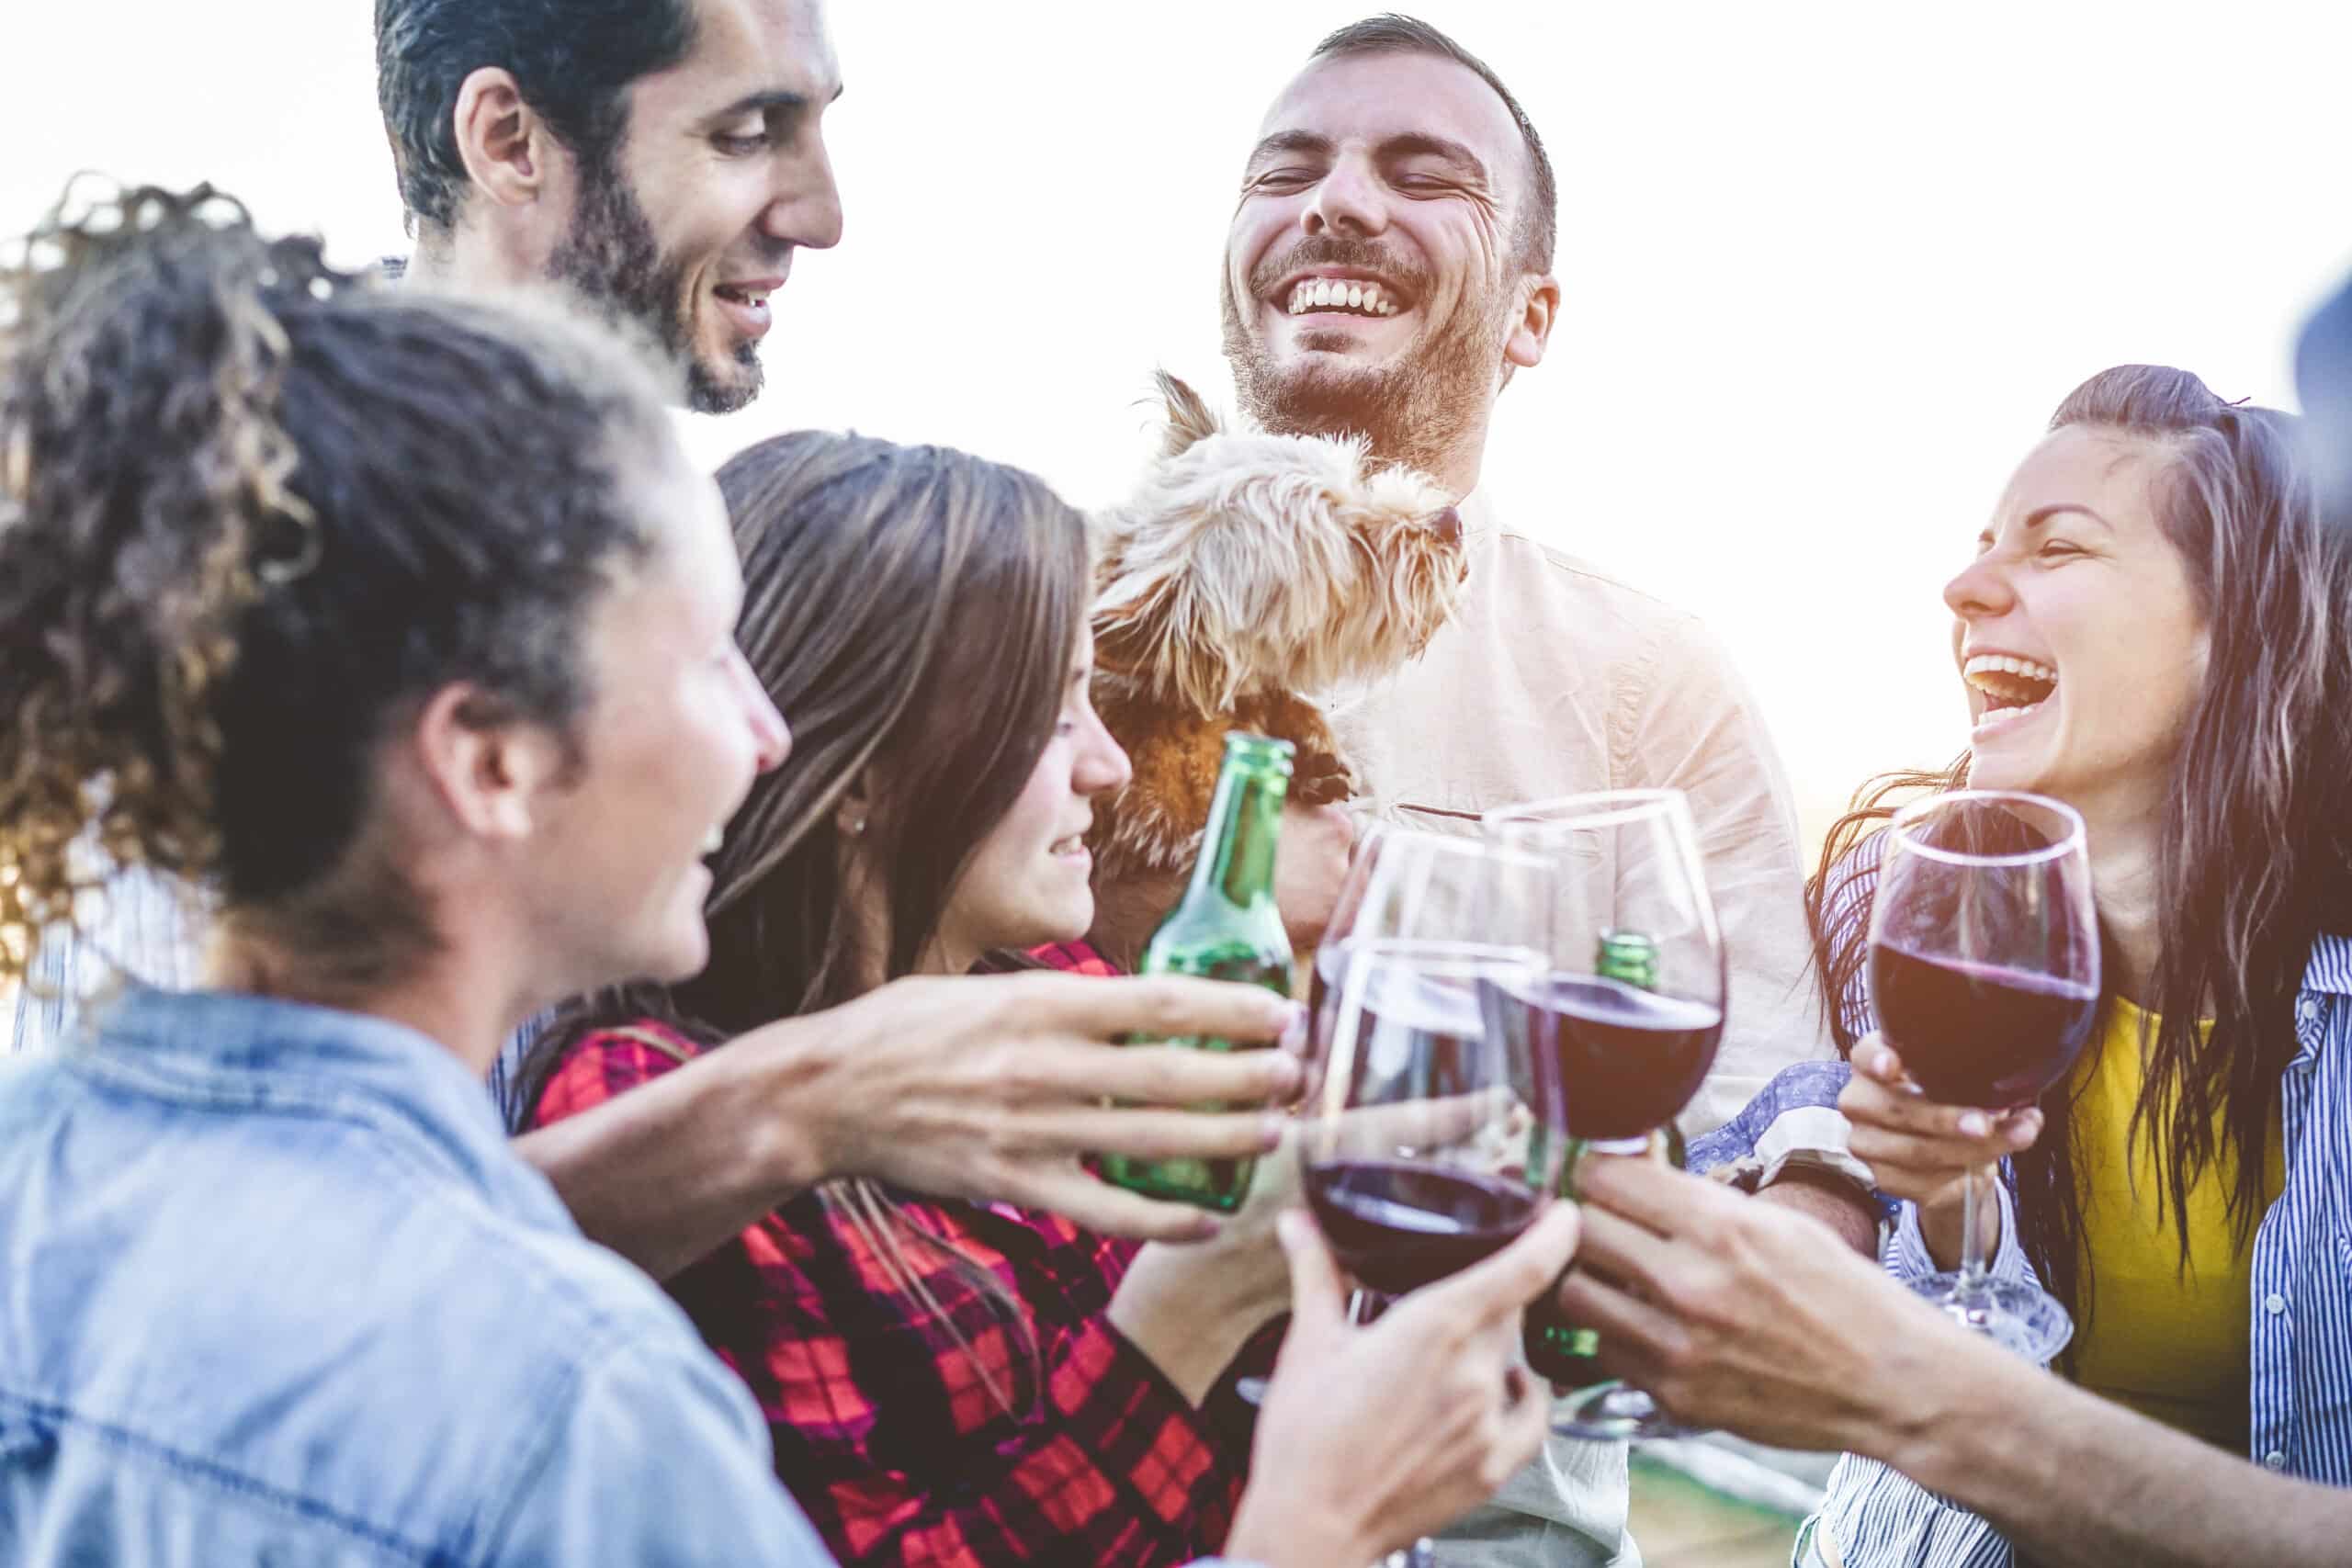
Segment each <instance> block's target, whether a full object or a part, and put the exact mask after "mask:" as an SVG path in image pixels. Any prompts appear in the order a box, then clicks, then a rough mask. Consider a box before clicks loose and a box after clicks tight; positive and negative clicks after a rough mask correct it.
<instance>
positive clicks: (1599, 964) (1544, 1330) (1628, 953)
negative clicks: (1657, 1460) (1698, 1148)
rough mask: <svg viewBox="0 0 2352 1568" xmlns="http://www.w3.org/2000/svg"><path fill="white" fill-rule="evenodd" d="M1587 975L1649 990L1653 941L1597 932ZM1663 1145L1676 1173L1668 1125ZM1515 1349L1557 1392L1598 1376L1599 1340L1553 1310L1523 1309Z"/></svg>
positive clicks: (1566, 1170) (1569, 1174)
mask: <svg viewBox="0 0 2352 1568" xmlns="http://www.w3.org/2000/svg"><path fill="white" fill-rule="evenodd" d="M1592 972H1593V973H1594V974H1595V975H1597V976H1600V978H1602V979H1604V980H1614V981H1616V982H1617V983H1618V984H1620V985H1623V986H1632V987H1635V988H1637V989H1640V990H1645V991H1655V990H1657V973H1658V945H1657V939H1656V938H1654V937H1651V936H1648V935H1645V934H1644V933H1643V932H1641V931H1613V930H1612V931H1602V932H1601V933H1600V947H1599V949H1598V951H1596V952H1595V953H1594V954H1593V958H1592ZM1666 1140H1667V1157H1668V1159H1669V1160H1671V1161H1672V1162H1673V1164H1674V1166H1675V1168H1677V1169H1679V1168H1681V1166H1682V1134H1681V1133H1680V1132H1679V1130H1677V1129H1676V1128H1675V1127H1674V1125H1673V1124H1672V1123H1671V1122H1669V1123H1668V1125H1667V1129H1666ZM1584 1146H1585V1141H1584V1140H1583V1139H1581V1138H1571V1139H1570V1140H1568V1155H1567V1160H1566V1164H1564V1165H1563V1166H1562V1167H1561V1168H1560V1192H1561V1195H1562V1196H1564V1197H1568V1198H1574V1197H1575V1196H1576V1168H1577V1156H1579V1155H1581V1154H1582V1153H1584ZM1652 1147H1653V1148H1655V1147H1656V1145H1652ZM1571 1267H1573V1265H1571ZM1521 1348H1523V1349H1524V1350H1525V1351H1526V1352H1527V1364H1528V1366H1529V1368H1530V1369H1532V1371H1535V1372H1536V1373H1537V1374H1538V1375H1539V1376H1542V1377H1546V1378H1549V1379H1551V1380H1552V1381H1553V1382H1555V1383H1558V1384H1560V1385H1561V1386H1562V1387H1566V1388H1574V1387H1578V1386H1581V1385H1584V1384H1588V1383H1594V1382H1600V1372H1599V1371H1597V1370H1596V1369H1595V1368H1594V1366H1593V1364H1592V1358H1593V1357H1594V1356H1596V1355H1598V1354H1599V1353H1600V1335H1598V1334H1596V1333H1594V1332H1593V1331H1592V1330H1591V1329H1589V1328H1578V1327H1577V1326H1575V1325H1572V1324H1568V1323H1565V1322H1563V1321H1562V1320H1561V1318H1560V1315H1559V1312H1558V1310H1557V1309H1556V1308H1554V1307H1551V1306H1548V1305H1545V1304H1543V1303H1538V1304H1537V1305H1535V1306H1533V1307H1531V1308H1529V1309H1528V1312H1527V1316H1526V1320H1525V1330H1524V1334H1523V1337H1522V1340H1521Z"/></svg>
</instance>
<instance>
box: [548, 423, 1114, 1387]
mask: <svg viewBox="0 0 2352 1568" xmlns="http://www.w3.org/2000/svg"><path fill="white" fill-rule="evenodd" d="M718 486H719V490H720V491H721V492H722V493H723V494H724V496H725V497H726V501H727V507H728V511H729V514H730V516H731V517H732V518H733V521H734V528H735V542H736V546H737V547H738V549H739V550H740V552H741V556H742V561H743V582H744V602H743V614H742V616H741V623H740V626H739V628H738V634H737V636H738V640H739V641H740V642H741V646H742V649H743V653H744V657H745V658H746V659H747V660H749V661H750V664H751V667H752V671H753V672H754V673H755V674H756V675H757V676H758V677H759V680H760V682H761V683H762V684H763V686H764V687H765V688H766V689H767V693H768V695H769V696H770V697H771V698H773V699H774V700H775V705H776V706H777V708H778V709H779V710H780V711H781V712H782V713H783V714H784V716H785V720H786V723H787V724H788V725H789V726H790V727H791V730H792V750H791V755H790V756H789V757H788V758H787V759H786V761H785V763H784V765H783V766H782V767H780V768H778V769H776V770H775V772H773V773H767V774H765V775H763V777H761V778H760V779H759V780H758V781H757V782H756V783H755V784H753V785H752V791H751V794H750V795H749V796H748V797H747V798H746V799H745V800H744V802H743V806H742V807H741V809H740V810H739V811H737V812H736V814H735V817H734V819H733V820H732V821H730V822H729V824H728V826H727V831H726V835H725V841H724V843H723V845H722V847H721V848H720V850H719V851H718V854H717V855H716V856H715V857H714V858H713V861H712V886H711V892H710V897H709V900H708V904H707V909H708V918H709V926H710V963H709V964H708V965H707V967H706V968H705V969H704V970H703V972H702V973H701V974H700V975H698V976H695V977H694V978H693V979H691V980H686V981H682V982H680V983H678V984H676V985H672V986H654V985H639V986H631V987H624V988H622V989H620V990H617V991H614V992H609V993H606V994H605V995H603V996H601V997H598V998H591V999H588V1000H585V1001H582V1002H579V1003H575V1004H572V1005H571V1006H569V1007H567V1008H565V1009H564V1010H561V1011H560V1013H559V1015H558V1017H557V1019H556V1020H555V1021H554V1022H553V1023H552V1025H551V1026H550V1027H549V1028H548V1030H547V1032H546V1033H545V1035H544V1036H543V1037H542V1039H541V1040H540V1041H539V1043H537V1044H536V1045H535V1046H534V1047H533V1049H532V1051H531V1053H530V1055H529V1056H528V1058H527V1059H526V1065H525V1067H524V1071H523V1074H522V1077H521V1086H520V1089H519V1091H518V1095H517V1100H518V1105H519V1108H520V1109H519V1111H518V1116H517V1120H518V1122H520V1123H521V1124H523V1125H528V1123H529V1120H530V1116H531V1113H532V1111H534V1110H535V1108H536V1106H537V1100H538V1099H539V1096H540V1095H541V1093H542V1092H544V1090H545V1089H546V1086H547V1081H548V1077H550V1076H552V1074H553V1072H554V1070H555V1068H556V1067H557V1066H559V1065H560V1062H561V1060H562V1058H563V1056H564V1055H566V1054H567V1053H568V1052H569V1051H570V1050H571V1048H572V1047H573V1046H575V1045H576V1044H577V1043H579V1042H580V1041H581V1040H582V1038H583V1037H585V1036H586V1035H587V1034H589V1033H591V1032H594V1031H595V1030H598V1029H601V1028H611V1027H614V1026H616V1025H626V1024H628V1022H630V1021H635V1020H640V1019H649V1018H650V1019H655V1020H659V1021H663V1022H665V1023H667V1024H669V1025H671V1026H672V1027H673V1028H675V1029H677V1030H679V1031H680V1032H684V1033H685V1034H687V1035H689V1036H690V1037H692V1038H694V1039H695V1040H697V1041H698V1042H700V1043H704V1044H706V1045H714V1046H715V1045H719V1044H722V1043H724V1042H726V1041H727V1040H729V1039H731V1038H733V1037H734V1036H736V1035H738V1034H741V1033H744V1032H748V1031H750V1030H752V1029H755V1028H757V1027H759V1026H760V1025H762V1024H764V1023H768V1022H771V1021H775V1020H776V1019H779V1018H788V1017H792V1016H795V1015H797V1014H800V1013H807V1012H814V1011H818V1010H821V1009H825V1008H830V1007H834V1006H838V1005H840V1004H841V1003H843V1002H846V1001H849V1000H851V999H852V998H854V997H856V996H858V995H859V994H861V993H862V992H864V991H865V990H866V989H868V988H869V987H871V986H872V985H873V984H874V982H875V978H876V976H880V977H881V978H882V979H885V980H889V979H896V978H898V977H899V976H905V975H909V974H911V973H913V972H914V969H915V966H916V964H917V963H918V962H919V961H920V960H921V958H922V953H923V950H924V949H925V947H926V946H927V945H928V944H929V943H930V942H931V941H932V939H933V936H934V935H935V934H936V932H937V931H938V927H939V922H940V918H941V916H942V915H943V914H944V911H945V909H946V906H947V901H948V897H949V895H950V893H951V892H952V891H953V890H954V888H955V886H956V879H957V878H958V877H959V876H960V875H961V874H963V871H964V868H965V867H966V866H967V864H968V863H970V861H971V858H972V856H973V854H974V852H977V851H978V848H979V847H980V844H981V841H982V840H985V839H986V838H987V837H988V834H989V830H990V829H993V828H994V827H995V826H996V824H997V822H998V821H999V820H1000V819H1001V818H1002V817H1003V816H1004V814H1005V812H1006V811H1008V810H1009V809H1011V807H1012V803H1013V801H1014V800H1015V799H1016V798H1018V797H1019V795H1020V794H1021V791H1022V789H1023V786H1024V785H1025V784H1027V782H1028V779H1029V775H1030V773H1031V771H1032V770H1033V769H1034V768H1035V765H1036V761H1037V758H1038V757H1039V755H1040V754H1042V753H1043V752H1044V750H1045V749H1046V743H1047V742H1048V741H1049V740H1050V739H1051V738H1052V735H1053V728H1054V725H1055V722H1056V720H1057V716H1058V715H1059V713H1060V710H1061V705H1062V702H1063V698H1064V695H1065V694H1066V692H1067V690H1068V687H1069V671H1070V665H1071V660H1072V659H1073V658H1074V657H1075V655H1076V652H1077V648H1078V636H1079V631H1080V626H1081V623H1082V617H1083V615H1084V613H1085V606H1086V601H1087V594H1088V589H1089V554H1088V545H1087V533H1086V524H1085V520H1084V519H1083V518H1082V517H1081V516H1080V513H1077V512H1076V511H1075V510H1073V509H1072V508H1071V507H1069V505H1068V504H1067V503H1065V502H1062V501H1061V500H1060V499H1059V498H1058V497H1057V496H1056V495H1055V494H1054V492H1053V491H1051V490H1050V489H1048V488H1047V487H1046V484H1045V482H1044V481H1043V480H1041V479H1037V478H1035V476H1034V475H1031V474H1027V473H1024V472H1023V471H1021V470H1020V469H1017V468H1007V467H1004V466H1003V465H1001V464H996V463H989V462H985V461H983V460H981V459H979V458H978V457H970V456H968V455H967V454H965V453H961V452H956V451H951V450H948V449H946V448H944V447H937V446H893V445H891V444H890V443H888V442H886V441H877V440H874V439H872V438H870V437H863V436H856V435H837V434H827V433H821V432H805V433H801V434H792V435H784V436H778V437H776V438H775V439H773V440H769V441H763V442H761V443H760V444H758V445H757V446H752V447H751V448H749V449H748V450H746V451H744V452H742V453H741V454H739V455H738V456H737V457H734V458H733V459H732V460H731V461H729V463H728V464H727V466H726V467H725V468H721V469H720V470H719V472H718ZM861 784H862V785H863V787H864V788H865V791H866V794H865V798H864V799H863V800H862V801H861V802H859V803H858V806H857V810H858V812H859V814H860V815H861V816H862V817H863V818H864V824H865V825H864V830H863V831H862V832H861V833H860V834H859V840H860V842H861V844H862V846H863V848H864V851H865V856H864V858H865V863H867V864H870V865H874V866H878V867H881V868H883V875H884V881H883V886H882V889H881V891H882V898H881V903H882V905H883V908H884V909H885V911H886V913H887V925H886V929H885V930H884V931H882V932H881V933H880V944H879V948H878V950H876V944H875V943H876V939H875V933H874V932H873V931H871V930H869V928H868V927H867V925H866V924H865V923H864V922H862V921H861V920H860V919H857V918H855V917H854V915H853V913H852V909H851V898H850V895H849V889H848V888H847V886H845V883H844V874H843V868H844V853H843V852H844V847H845V846H844V845H843V843H842V836H841V831H840V828H839V826H838V818H839V817H840V816H841V813H842V805H843V803H844V800H845V799H846V797H847V796H848V795H849V793H850V791H851V790H852V789H853V787H854V786H858V785H861ZM820 1195H821V1196H822V1197H823V1199H824V1201H826V1203H827V1204H828V1205H829V1206H830V1207H831V1208H832V1210H833V1211H834V1213H837V1214H840V1215H841V1216H842V1217H843V1218H844V1219H845V1221H846V1222H847V1223H848V1224H851V1225H852V1226H853V1227H854V1228H855V1229H856V1230H857V1231H858V1232H859V1233H860V1235H863V1236H864V1237H865V1240H866V1243H867V1245H868V1246H869V1247H872V1248H873V1249H874V1250H875V1251H876V1254H877V1256H878V1257H880V1258H882V1259H883V1263H884V1267H885V1268H886V1269H889V1271H890V1272H891V1273H892V1275H893V1277H894V1278H895V1280H897V1282H898V1283H899V1284H900V1285H901V1286H903V1287H904V1288H906V1289H907V1290H909V1291H910V1292H913V1293H914V1294H916V1295H917V1296H918V1297H920V1298H922V1299H923V1300H924V1301H925V1302H926V1303H928V1304H929V1305H930V1306H931V1307H932V1308H933V1311H934V1312H936V1313H937V1314H938V1317H939V1320H940V1322H941V1323H942V1324H944V1325H946V1326H947V1328H948V1330H949V1331H950V1333H952V1334H954V1335H956V1337H958V1338H959V1339H964V1335H963V1331H962V1330H961V1329H960V1328H959V1327H957V1326H956V1320H955V1317H954V1314H950V1313H948V1312H946V1311H945V1310H944V1309H943V1308H941V1306H940V1303H938V1302H937V1301H936V1300H934V1299H933V1297H932V1293H931V1291H930V1289H929V1287H928V1286H927V1285H926V1284H925V1283H924V1282H923V1280H922V1277H921V1275H920V1274H919V1273H918V1272H917V1271H916V1270H915V1269H912V1268H911V1267H910V1265H909V1264H908V1263H907V1261H906V1259H905V1257H904V1254H903V1250H902V1249H903V1247H904V1246H905V1245H906V1244H909V1243H911V1244H913V1245H915V1246H918V1247H931V1248H933V1249H934V1250H936V1251H938V1252H940V1253H943V1254H944V1255H945V1256H946V1257H947V1259H948V1261H949V1263H950V1264H951V1266H952V1267H953V1268H954V1269H955V1271H956V1273H957V1274H958V1275H959V1276H960V1277H961V1278H962V1279H964V1280H965V1281H966V1282H967V1284H969V1285H970V1287H971V1288H972V1289H973V1290H974V1291H976V1292H978V1293H979V1294H981V1295H982V1296H983V1297H985V1298H986V1299H988V1300H989V1302H990V1303H993V1304H994V1305H995V1306H996V1308H997V1309H998V1311H999V1312H1000V1313H1001V1315H1002V1316H1003V1317H1004V1318H1005V1320H1006V1322H1007V1325H1008V1327H1010V1328H1011V1329H1012V1332H1013V1334H1014V1336H1015V1337H1016V1340H1017V1341H1018V1342H1020V1343H1022V1344H1023V1346H1024V1347H1025V1348H1026V1349H1027V1352H1028V1359H1029V1361H1030V1363H1031V1378H1030V1383H1031V1387H1030V1390H1029V1391H1028V1395H1027V1397H1025V1398H1016V1397H1015V1396H1014V1395H1013V1394H1012V1393H1008V1392H1007V1391H1005V1390H1003V1389H1001V1388H1000V1387H999V1386H998V1385H997V1381H996V1380H995V1379H994V1378H993V1377H991V1376H990V1375H989V1372H988V1370H987V1368H986V1366H985V1364H983V1363H982V1362H981V1361H980V1359H979V1358H978V1357H977V1356H974V1357H973V1364H974V1366H975V1368H976V1370H978V1371H979V1373H980V1375H981V1377H982V1379H983V1380H984V1381H985V1382H987V1384H988V1387H989V1392H990V1393H991V1394H992V1396H994V1398H995V1399H996V1401H997V1403H998V1404H999V1406H1000V1408H1001V1409H1003V1410H1004V1411H1005V1413H1006V1414H1007V1415H1009V1416H1017V1414H1018V1412H1019V1410H1020V1409H1021V1408H1023V1406H1024V1405H1027V1404H1033V1403H1034V1400H1035V1390H1036V1386H1037V1383H1038V1376H1037V1367H1036V1346H1035V1337H1034V1336H1033V1335H1032V1334H1031V1332H1030V1329H1029V1326H1028V1320H1027V1317H1026V1315H1025V1314H1024V1313H1023V1310H1022V1309H1021V1306H1020V1303H1018V1302H1017V1301H1015V1300H1014V1299H1012V1295H1011V1292H1008V1291H1007V1290H1006V1289H1005V1287H1004V1285H1003V1283H1002V1281H1001V1280H999V1279H998V1278H997V1276H996V1275H995V1274H994V1273H992V1272H991V1271H989V1269H986V1268H984V1267H983V1266H981V1265H980V1264H979V1263H978V1262H977V1261H975V1260H973V1259H971V1258H967V1257H965V1256H964V1255H962V1254H961V1253H960V1252H958V1251H957V1250H956V1247H954V1246H953V1245H952V1243H950V1242H949V1241H948V1240H946V1239H945V1238H944V1237H941V1236H938V1235H934V1234H933V1233H932V1232H930V1231H929V1230H927V1229H925V1228H924V1227H922V1225H920V1224H916V1222H915V1221H914V1219H913V1218H912V1216H910V1215H909V1214H908V1213H906V1212H905V1211H904V1210H903V1209H901V1208H900V1207H899V1205H898V1204H897V1203H895V1202H893V1201H891V1200H890V1198H889V1197H888V1194H887V1193H885V1192H883V1191H882V1190H880V1189H879V1188H878V1187H876V1185H875V1184H874V1183H872V1182H869V1181H864V1180H842V1181H832V1182H828V1183H826V1184H824V1186H822V1187H821V1188H820ZM965 1348H966V1351H967V1354H969V1353H970V1352H971V1345H970V1343H969V1341H968V1340H965Z"/></svg>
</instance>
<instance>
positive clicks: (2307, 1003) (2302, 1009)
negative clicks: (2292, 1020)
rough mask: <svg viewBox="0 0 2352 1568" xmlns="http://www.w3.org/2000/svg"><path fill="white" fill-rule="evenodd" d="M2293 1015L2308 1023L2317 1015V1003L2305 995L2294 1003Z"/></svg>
mask: <svg viewBox="0 0 2352 1568" xmlns="http://www.w3.org/2000/svg"><path fill="white" fill-rule="evenodd" d="M2295 1016H2296V1017H2297V1018H2300V1019H2301V1020H2302V1021H2304V1022H2305V1023H2309V1022H2310V1021H2312V1020H2313V1019H2315V1018H2317V1017H2318V1016H2319V1003H2317V1002H2316V1001H2313V1000H2312V998H2309V997H2305V998H2303V999H2302V1000H2301V1001H2299V1002H2297V1003H2296V1004H2295Z"/></svg>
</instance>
